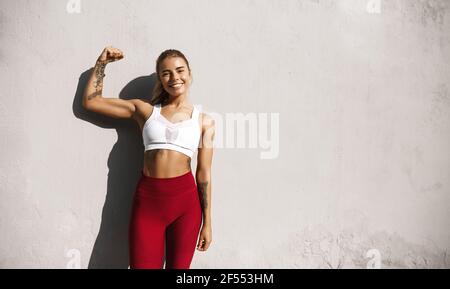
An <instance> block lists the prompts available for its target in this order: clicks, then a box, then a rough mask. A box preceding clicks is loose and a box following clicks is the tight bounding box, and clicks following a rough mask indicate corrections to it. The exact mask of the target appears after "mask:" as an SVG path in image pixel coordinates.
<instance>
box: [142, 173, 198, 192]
mask: <svg viewBox="0 0 450 289" xmlns="http://www.w3.org/2000/svg"><path fill="white" fill-rule="evenodd" d="M193 191H194V192H196V191H197V185H196V183H195V178H194V175H193V174H192V170H190V171H188V172H186V173H184V174H182V175H179V176H175V177H169V178H155V177H149V176H146V175H144V172H143V171H141V178H140V180H139V183H138V187H137V192H138V194H139V195H149V196H157V195H161V196H178V195H180V194H184V193H189V192H193Z"/></svg>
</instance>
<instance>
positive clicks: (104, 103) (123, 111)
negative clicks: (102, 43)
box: [83, 46, 137, 118]
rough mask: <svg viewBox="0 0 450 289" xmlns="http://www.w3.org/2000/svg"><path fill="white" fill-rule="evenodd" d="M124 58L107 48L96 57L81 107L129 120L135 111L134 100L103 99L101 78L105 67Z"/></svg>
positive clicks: (116, 50) (111, 48)
mask: <svg viewBox="0 0 450 289" xmlns="http://www.w3.org/2000/svg"><path fill="white" fill-rule="evenodd" d="M123 57H124V54H123V53H122V51H120V50H119V49H117V48H114V47H111V46H108V47H106V48H105V49H103V51H102V53H101V54H100V56H99V57H98V59H97V61H96V63H95V66H94V68H93V70H92V73H91V75H90V77H89V79H88V82H87V85H86V88H85V90H84V93H83V107H84V108H86V109H88V110H91V111H94V112H97V113H100V114H104V115H107V116H110V117H113V118H130V117H132V116H133V114H134V113H135V111H136V106H135V104H136V101H137V100H134V99H130V100H125V99H120V98H105V97H103V95H102V92H103V78H104V77H105V68H106V65H107V64H108V63H110V62H113V61H117V60H120V59H122V58H123Z"/></svg>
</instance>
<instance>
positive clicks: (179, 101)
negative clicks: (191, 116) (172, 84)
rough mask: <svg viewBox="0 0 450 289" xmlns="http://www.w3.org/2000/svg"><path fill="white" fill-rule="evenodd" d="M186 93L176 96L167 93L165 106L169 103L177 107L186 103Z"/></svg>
mask: <svg viewBox="0 0 450 289" xmlns="http://www.w3.org/2000/svg"><path fill="white" fill-rule="evenodd" d="M187 102H188V101H187V93H183V94H180V95H178V96H173V95H169V99H168V100H167V102H166V106H167V105H170V106H173V107H175V108H179V107H182V106H184V105H185V104H187Z"/></svg>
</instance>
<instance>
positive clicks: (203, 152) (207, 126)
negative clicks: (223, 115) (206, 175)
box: [197, 116, 215, 171]
mask: <svg viewBox="0 0 450 289" xmlns="http://www.w3.org/2000/svg"><path fill="white" fill-rule="evenodd" d="M214 135H215V124H214V119H212V118H211V117H209V116H206V117H204V118H203V121H202V135H201V139H200V146H199V149H198V156H197V170H206V171H209V170H211V164H212V158H213V147H214V145H213V144H214Z"/></svg>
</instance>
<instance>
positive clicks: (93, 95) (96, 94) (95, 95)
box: [87, 91, 100, 100]
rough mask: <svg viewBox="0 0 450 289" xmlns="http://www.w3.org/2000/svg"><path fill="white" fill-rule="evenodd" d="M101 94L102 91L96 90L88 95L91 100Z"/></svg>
mask: <svg viewBox="0 0 450 289" xmlns="http://www.w3.org/2000/svg"><path fill="white" fill-rule="evenodd" d="M99 95H100V91H96V92H94V93H91V94H89V95H88V96H87V99H88V100H91V99H93V98H95V97H97V96H99Z"/></svg>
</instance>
